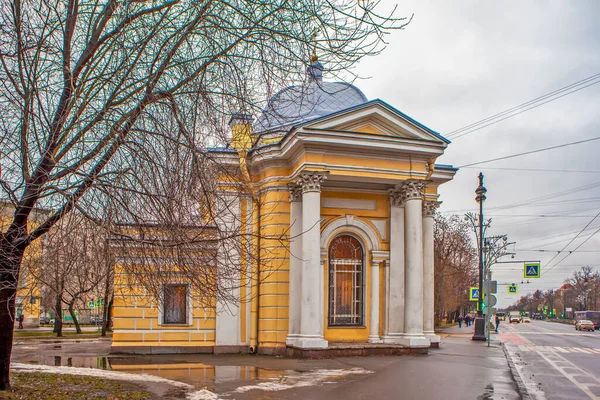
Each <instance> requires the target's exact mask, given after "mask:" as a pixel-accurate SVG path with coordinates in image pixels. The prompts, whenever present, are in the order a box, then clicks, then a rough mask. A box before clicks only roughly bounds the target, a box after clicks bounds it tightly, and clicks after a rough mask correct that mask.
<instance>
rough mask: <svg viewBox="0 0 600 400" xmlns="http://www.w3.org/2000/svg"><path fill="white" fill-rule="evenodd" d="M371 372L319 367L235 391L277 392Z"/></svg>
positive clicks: (361, 369)
mask: <svg viewBox="0 0 600 400" xmlns="http://www.w3.org/2000/svg"><path fill="white" fill-rule="evenodd" d="M371 373H373V371H369V370H366V369H363V368H352V369H318V370H315V371H310V372H303V373H298V374H293V375H292V374H290V375H286V376H284V377H282V378H280V379H279V378H272V379H271V380H269V381H268V382H259V383H257V384H255V385H247V386H240V387H238V388H237V389H235V390H234V392H236V393H245V392H248V391H250V390H264V391H268V392H276V391H280V390H287V389H294V388H301V387H308V386H316V385H318V384H321V383H332V382H326V381H327V380H328V379H333V378H343V377H346V376H348V375H362V374H371Z"/></svg>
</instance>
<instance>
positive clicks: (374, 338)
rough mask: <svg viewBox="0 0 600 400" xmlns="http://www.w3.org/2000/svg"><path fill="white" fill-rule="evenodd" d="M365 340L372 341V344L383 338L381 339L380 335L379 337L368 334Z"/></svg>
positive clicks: (381, 340)
mask: <svg viewBox="0 0 600 400" xmlns="http://www.w3.org/2000/svg"><path fill="white" fill-rule="evenodd" d="M367 341H368V342H369V343H374V344H379V343H383V339H381V337H379V336H369V338H368V339H367Z"/></svg>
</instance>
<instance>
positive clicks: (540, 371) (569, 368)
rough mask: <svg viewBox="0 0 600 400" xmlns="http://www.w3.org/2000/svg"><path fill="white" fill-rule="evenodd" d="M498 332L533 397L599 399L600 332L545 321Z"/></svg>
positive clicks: (504, 328) (506, 328)
mask: <svg viewBox="0 0 600 400" xmlns="http://www.w3.org/2000/svg"><path fill="white" fill-rule="evenodd" d="M500 332H501V334H500V339H501V340H502V341H504V342H505V344H506V346H507V350H508V351H509V353H510V354H511V356H512V357H513V360H514V363H515V365H516V367H517V369H518V370H519V373H520V375H521V378H522V379H523V382H524V383H525V385H526V386H527V388H528V391H529V392H530V395H531V397H532V398H534V399H595V400H599V399H600V332H598V331H595V332H579V331H576V330H575V327H574V326H573V325H566V324H560V323H553V322H545V321H533V322H532V323H526V324H508V323H505V324H502V325H501V328H500Z"/></svg>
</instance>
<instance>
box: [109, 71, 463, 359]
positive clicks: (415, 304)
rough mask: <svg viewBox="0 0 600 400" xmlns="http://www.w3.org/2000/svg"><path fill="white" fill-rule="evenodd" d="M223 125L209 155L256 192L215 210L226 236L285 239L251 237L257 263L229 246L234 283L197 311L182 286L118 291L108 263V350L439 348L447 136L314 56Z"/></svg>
mask: <svg viewBox="0 0 600 400" xmlns="http://www.w3.org/2000/svg"><path fill="white" fill-rule="evenodd" d="M230 125H231V129H232V140H231V142H230V144H229V146H227V147H225V148H217V149H211V152H212V153H213V155H214V157H216V158H217V159H218V160H219V162H220V163H223V165H225V166H227V167H228V168H232V169H234V170H237V171H238V172H239V173H240V174H241V175H243V176H246V177H247V178H248V179H249V180H250V181H251V185H252V187H253V193H255V196H256V198H255V199H253V198H252V196H238V197H235V196H233V197H232V198H233V200H232V204H233V206H230V207H228V208H227V210H224V211H223V212H226V213H231V214H232V218H230V219H229V221H239V222H230V223H232V224H237V225H235V227H234V229H239V230H240V232H256V233H257V234H256V235H253V236H252V237H254V238H258V237H281V236H285V237H287V238H288V240H287V243H285V244H282V242H281V241H278V240H264V239H263V240H260V242H258V240H256V241H257V243H253V247H252V249H253V251H255V252H257V254H256V256H257V258H259V259H261V258H262V259H264V260H268V261H266V262H265V264H262V265H260V266H257V264H256V263H255V262H253V261H252V260H254V257H252V256H247V255H245V254H239V256H238V257H237V259H234V260H233V262H239V263H240V270H241V271H245V273H244V274H243V275H244V278H243V279H242V278H241V277H238V279H241V280H243V282H242V284H241V285H240V287H239V288H236V289H232V291H233V292H232V296H228V298H229V300H227V301H224V300H222V299H220V298H215V299H214V307H212V308H210V309H208V310H207V309H206V308H205V307H200V305H199V304H197V303H196V301H195V300H194V294H193V293H189V290H190V288H189V286H187V285H186V283H185V282H180V283H177V284H174V285H169V286H172V287H170V288H169V292H168V294H167V293H166V292H165V293H166V294H165V295H164V296H162V298H161V299H159V300H158V301H153V300H148V299H142V297H143V296H144V295H143V293H138V294H137V295H136V296H119V295H118V293H119V291H120V290H130V289H125V288H126V287H127V288H129V286H127V284H125V283H123V282H124V281H123V279H122V274H123V273H124V272H123V269H122V268H120V267H119V265H118V264H117V265H116V266H115V292H116V294H117V295H116V296H115V302H114V320H113V321H114V323H113V326H114V334H113V344H112V351H113V352H120V353H139V354H160V353H225V352H231V353H233V352H240V353H248V352H257V353H260V354H289V355H300V356H303V355H309V356H310V355H315V354H316V355H318V354H326V352H327V351H331V350H335V349H339V348H346V349H347V348H360V345H361V344H364V348H368V347H369V346H371V348H375V349H385V348H390V349H406V350H410V351H412V352H426V349H427V348H429V347H437V346H439V342H440V338H439V336H437V335H436V334H435V333H434V253H433V248H434V247H433V246H434V243H433V215H434V213H435V210H436V208H437V207H438V205H439V195H438V187H439V186H440V185H441V184H443V183H445V182H448V181H450V180H452V178H453V177H454V175H455V173H456V171H457V169H456V168H454V167H452V166H449V165H440V164H436V163H435V161H436V159H437V158H438V157H440V156H441V155H442V154H443V153H444V150H445V149H446V147H447V146H448V144H449V143H450V142H449V141H448V140H447V139H445V138H444V137H442V136H441V135H440V134H439V133H437V132H435V131H433V130H431V129H429V128H427V127H426V126H425V125H423V124H421V123H419V122H417V121H415V120H414V119H412V118H410V117H408V116H407V115H405V114H403V113H402V112H400V111H398V110H397V109H395V108H394V107H392V106H390V105H389V104H387V103H385V102H384V101H382V100H379V99H375V100H368V99H367V98H366V96H365V95H364V94H363V93H362V92H361V91H360V90H359V89H358V88H357V87H355V86H353V85H351V84H348V83H342V82H327V81H324V80H323V66H322V65H321V63H319V62H318V61H317V60H313V62H312V63H311V64H310V66H309V67H308V70H307V78H306V82H305V83H304V84H302V85H296V86H290V87H287V88H285V89H283V90H281V91H280V92H279V93H277V94H276V95H274V96H273V97H272V98H271V99H269V101H268V104H267V106H266V107H265V109H264V110H263V113H262V114H261V115H260V116H258V118H257V119H256V121H254V119H253V118H252V116H250V115H244V114H236V115H234V116H233V117H232V118H231V122H230ZM227 220H228V219H227V218H223V221H225V222H222V223H225V224H226V223H227V222H226V221H227ZM257 269H258V271H257ZM217 275H218V273H217ZM246 278H247V279H246ZM231 298H233V299H234V300H231ZM187 299H189V300H187ZM345 345H352V346H354V347H344V346H345ZM356 346H359V347H356Z"/></svg>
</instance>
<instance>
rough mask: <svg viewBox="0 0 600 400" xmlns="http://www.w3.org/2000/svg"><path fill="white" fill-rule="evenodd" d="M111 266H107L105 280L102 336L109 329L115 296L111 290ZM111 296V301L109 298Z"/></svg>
mask: <svg viewBox="0 0 600 400" xmlns="http://www.w3.org/2000/svg"><path fill="white" fill-rule="evenodd" d="M110 270H111V267H110V266H108V267H107V273H106V281H105V282H104V308H103V309H102V336H106V331H107V330H108V318H109V315H110V307H112V302H113V296H112V295H111V293H110V292H111V290H110V287H111V286H110V281H111V275H112V274H110V273H109V271H110ZM109 298H110V301H109V300H108V299H109Z"/></svg>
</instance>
